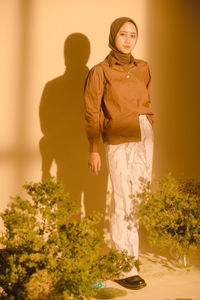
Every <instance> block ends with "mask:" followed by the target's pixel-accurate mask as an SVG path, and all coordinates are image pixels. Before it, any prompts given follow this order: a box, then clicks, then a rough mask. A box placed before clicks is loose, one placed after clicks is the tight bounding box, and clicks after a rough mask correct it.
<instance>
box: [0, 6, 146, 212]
mask: <svg viewBox="0 0 200 300" xmlns="http://www.w3.org/2000/svg"><path fill="white" fill-rule="evenodd" d="M126 15H129V16H130V17H132V18H134V19H135V20H136V22H137V23H138V26H139V27H140V35H141V38H140V40H139V42H138V45H137V49H136V53H137V55H140V56H141V57H144V58H145V55H146V49H145V38H144V37H145V28H146V27H145V0H139V1H138V0H135V1H134V0H124V1H123V5H121V1H116V0H110V1H106V0H102V1H98V0H84V1H82V0H74V1H71V0H42V1H41V0H24V1H23V0H21V1H20V0H6V1H4V0H0V28H1V35H0V36H1V48H0V65H1V78H0V85H1V97H0V98H1V135H0V141H1V150H0V163H1V168H0V178H1V185H0V201H1V211H2V210H3V209H4V208H5V207H6V204H7V202H8V200H9V197H10V196H14V195H16V194H21V195H23V190H22V187H21V186H22V185H23V184H24V183H25V182H26V181H39V180H41V178H42V176H43V177H45V176H46V175H47V174H48V172H49V171H50V173H51V174H52V175H58V178H59V179H62V180H63V181H64V183H65V185H66V190H69V191H70V192H71V194H72V198H80V193H81V190H84V191H85V195H86V202H87V203H86V207H87V209H88V211H89V210H92V209H98V210H102V211H103V210H104V206H105V194H106V182H107V171H106V167H105V163H104V166H103V168H102V172H101V175H100V176H99V178H96V177H95V176H93V175H91V174H89V173H88V169H87V149H88V144H87V140H86V137H85V132H84V125H83V110H82V88H83V83H84V80H85V76H86V74H87V72H88V68H91V67H92V66H93V65H94V64H95V63H97V62H99V61H101V60H103V59H104V57H105V56H106V55H107V53H108V51H109V48H108V47H107V43H108V33H109V26H110V23H111V22H112V21H113V20H114V19H115V18H117V17H119V16H126ZM69 36H70V37H69ZM67 37H69V38H68V40H67V42H66V49H65V54H66V55H67V65H68V66H67V67H68V68H67V72H66V73H65V75H64V76H63V74H64V71H65V64H64V43H65V40H66V38H67ZM88 57H89V59H88V61H87V58H88ZM55 78H57V79H56V80H53V79H55ZM52 80H53V81H52ZM48 81H51V82H50V84H48V85H47V86H46V88H45V89H44V87H45V85H46V83H47V82H48ZM43 89H44V92H43ZM42 95H43V96H42ZM39 107H40V115H39ZM40 122H41V124H40ZM41 129H42V130H41ZM43 135H44V136H43ZM51 163H52V165H51ZM42 165H43V170H42Z"/></svg>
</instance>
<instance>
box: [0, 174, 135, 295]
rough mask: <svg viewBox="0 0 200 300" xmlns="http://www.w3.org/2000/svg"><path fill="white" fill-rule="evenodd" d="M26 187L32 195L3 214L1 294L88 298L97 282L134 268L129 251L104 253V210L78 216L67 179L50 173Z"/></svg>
mask: <svg viewBox="0 0 200 300" xmlns="http://www.w3.org/2000/svg"><path fill="white" fill-rule="evenodd" d="M24 188H25V189H26V191H27V193H28V195H29V199H28V200H23V199H22V198H20V197H19V196H17V197H15V198H13V199H12V202H11V203H10V205H9V207H8V208H7V209H6V210H5V211H4V212H3V213H2V214H1V217H2V219H3V221H4V226H5V229H6V230H5V233H3V235H2V237H1V239H0V243H1V244H2V245H3V249H1V251H0V254H1V255H0V267H1V271H0V292H1V299H20V300H21V299H42V300H45V299H84V298H88V299H89V298H90V297H91V295H90V294H87V293H84V291H85V290H88V289H91V288H92V286H93V282H96V281H98V280H107V279H111V278H113V277H118V276H119V275H120V274H121V272H122V271H123V272H126V271H130V269H131V268H132V266H133V265H134V264H135V261H134V258H133V257H131V256H128V255H127V253H126V252H118V251H117V250H114V249H111V250H110V251H109V252H108V253H107V254H105V255H101V254H100V250H101V244H102V242H103V238H102V237H101V235H100V234H99V232H98V230H97V228H96V224H98V223H99V221H100V219H101V216H100V214H98V213H92V214H91V215H89V216H88V217H85V218H84V219H83V221H82V222H79V221H77V220H76V219H77V218H76V219H75V215H77V214H78V213H79V212H80V209H79V206H78V205H77V203H75V202H73V201H71V200H70V199H69V195H68V194H66V193H64V187H63V184H62V183H60V182H59V183H56V182H55V179H53V178H50V179H48V180H46V181H45V182H43V183H40V182H39V183H28V184H25V185H24ZM57 295H59V298H56V297H57Z"/></svg>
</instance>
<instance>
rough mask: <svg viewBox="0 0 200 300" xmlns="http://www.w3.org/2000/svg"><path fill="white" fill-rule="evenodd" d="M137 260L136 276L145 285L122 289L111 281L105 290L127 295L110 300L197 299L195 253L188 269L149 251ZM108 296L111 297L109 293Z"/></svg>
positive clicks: (198, 259)
mask: <svg viewBox="0 0 200 300" xmlns="http://www.w3.org/2000/svg"><path fill="white" fill-rule="evenodd" d="M140 260H141V262H142V266H141V268H140V276H141V277H142V278H144V279H145V281H146V283H147V286H146V287H145V288H143V289H141V290H136V291H134V290H129V289H126V288H123V287H121V286H120V285H119V284H117V283H115V282H113V281H107V288H116V289H120V290H124V291H126V292H127V295H125V296H123V297H115V298H114V299H119V300H120V299H123V300H128V299H129V300H177V299H184V300H186V299H187V300H189V299H191V300H200V252H199V251H193V253H192V254H191V263H192V266H191V267H189V268H178V267H176V266H175V264H174V263H172V262H170V261H169V259H167V258H166V257H165V256H160V255H155V254H152V253H150V252H149V253H148V252H145V253H141V254H140ZM107 294H108V293H107ZM109 294H110V295H111V292H110V293H109ZM113 295H114V293H113ZM92 299H94V298H92Z"/></svg>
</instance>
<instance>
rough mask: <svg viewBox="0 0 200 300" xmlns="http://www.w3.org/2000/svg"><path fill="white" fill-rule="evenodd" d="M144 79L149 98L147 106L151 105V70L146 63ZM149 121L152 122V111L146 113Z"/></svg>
mask: <svg viewBox="0 0 200 300" xmlns="http://www.w3.org/2000/svg"><path fill="white" fill-rule="evenodd" d="M145 81H146V88H147V91H148V98H149V101H148V107H150V106H151V82H152V80H151V71H150V68H149V65H148V63H147V71H146V76H145ZM147 117H148V119H149V121H150V122H151V124H153V123H154V113H152V114H151V115H148V116H147Z"/></svg>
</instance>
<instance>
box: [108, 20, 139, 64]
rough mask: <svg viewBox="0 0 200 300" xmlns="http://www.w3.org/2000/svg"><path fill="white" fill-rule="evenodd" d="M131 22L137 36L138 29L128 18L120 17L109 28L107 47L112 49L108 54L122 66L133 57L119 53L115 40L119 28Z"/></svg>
mask: <svg viewBox="0 0 200 300" xmlns="http://www.w3.org/2000/svg"><path fill="white" fill-rule="evenodd" d="M126 22H131V23H133V25H134V26H135V28H136V31H137V35H138V27H137V25H136V23H135V22H134V21H133V20H132V19H130V18H128V17H122V18H118V19H116V20H114V21H113V22H112V24H111V26H110V35H109V44H108V46H109V47H110V48H111V49H112V51H111V52H110V55H112V56H113V57H114V58H116V59H117V60H118V61H119V62H120V63H121V64H122V65H125V64H129V63H130V62H131V61H133V56H132V54H131V53H129V54H125V53H122V52H121V51H119V50H118V49H117V47H116V45H115V38H116V35H117V33H118V31H119V30H120V28H121V27H122V26H123V25H124V24H125V23H126Z"/></svg>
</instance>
